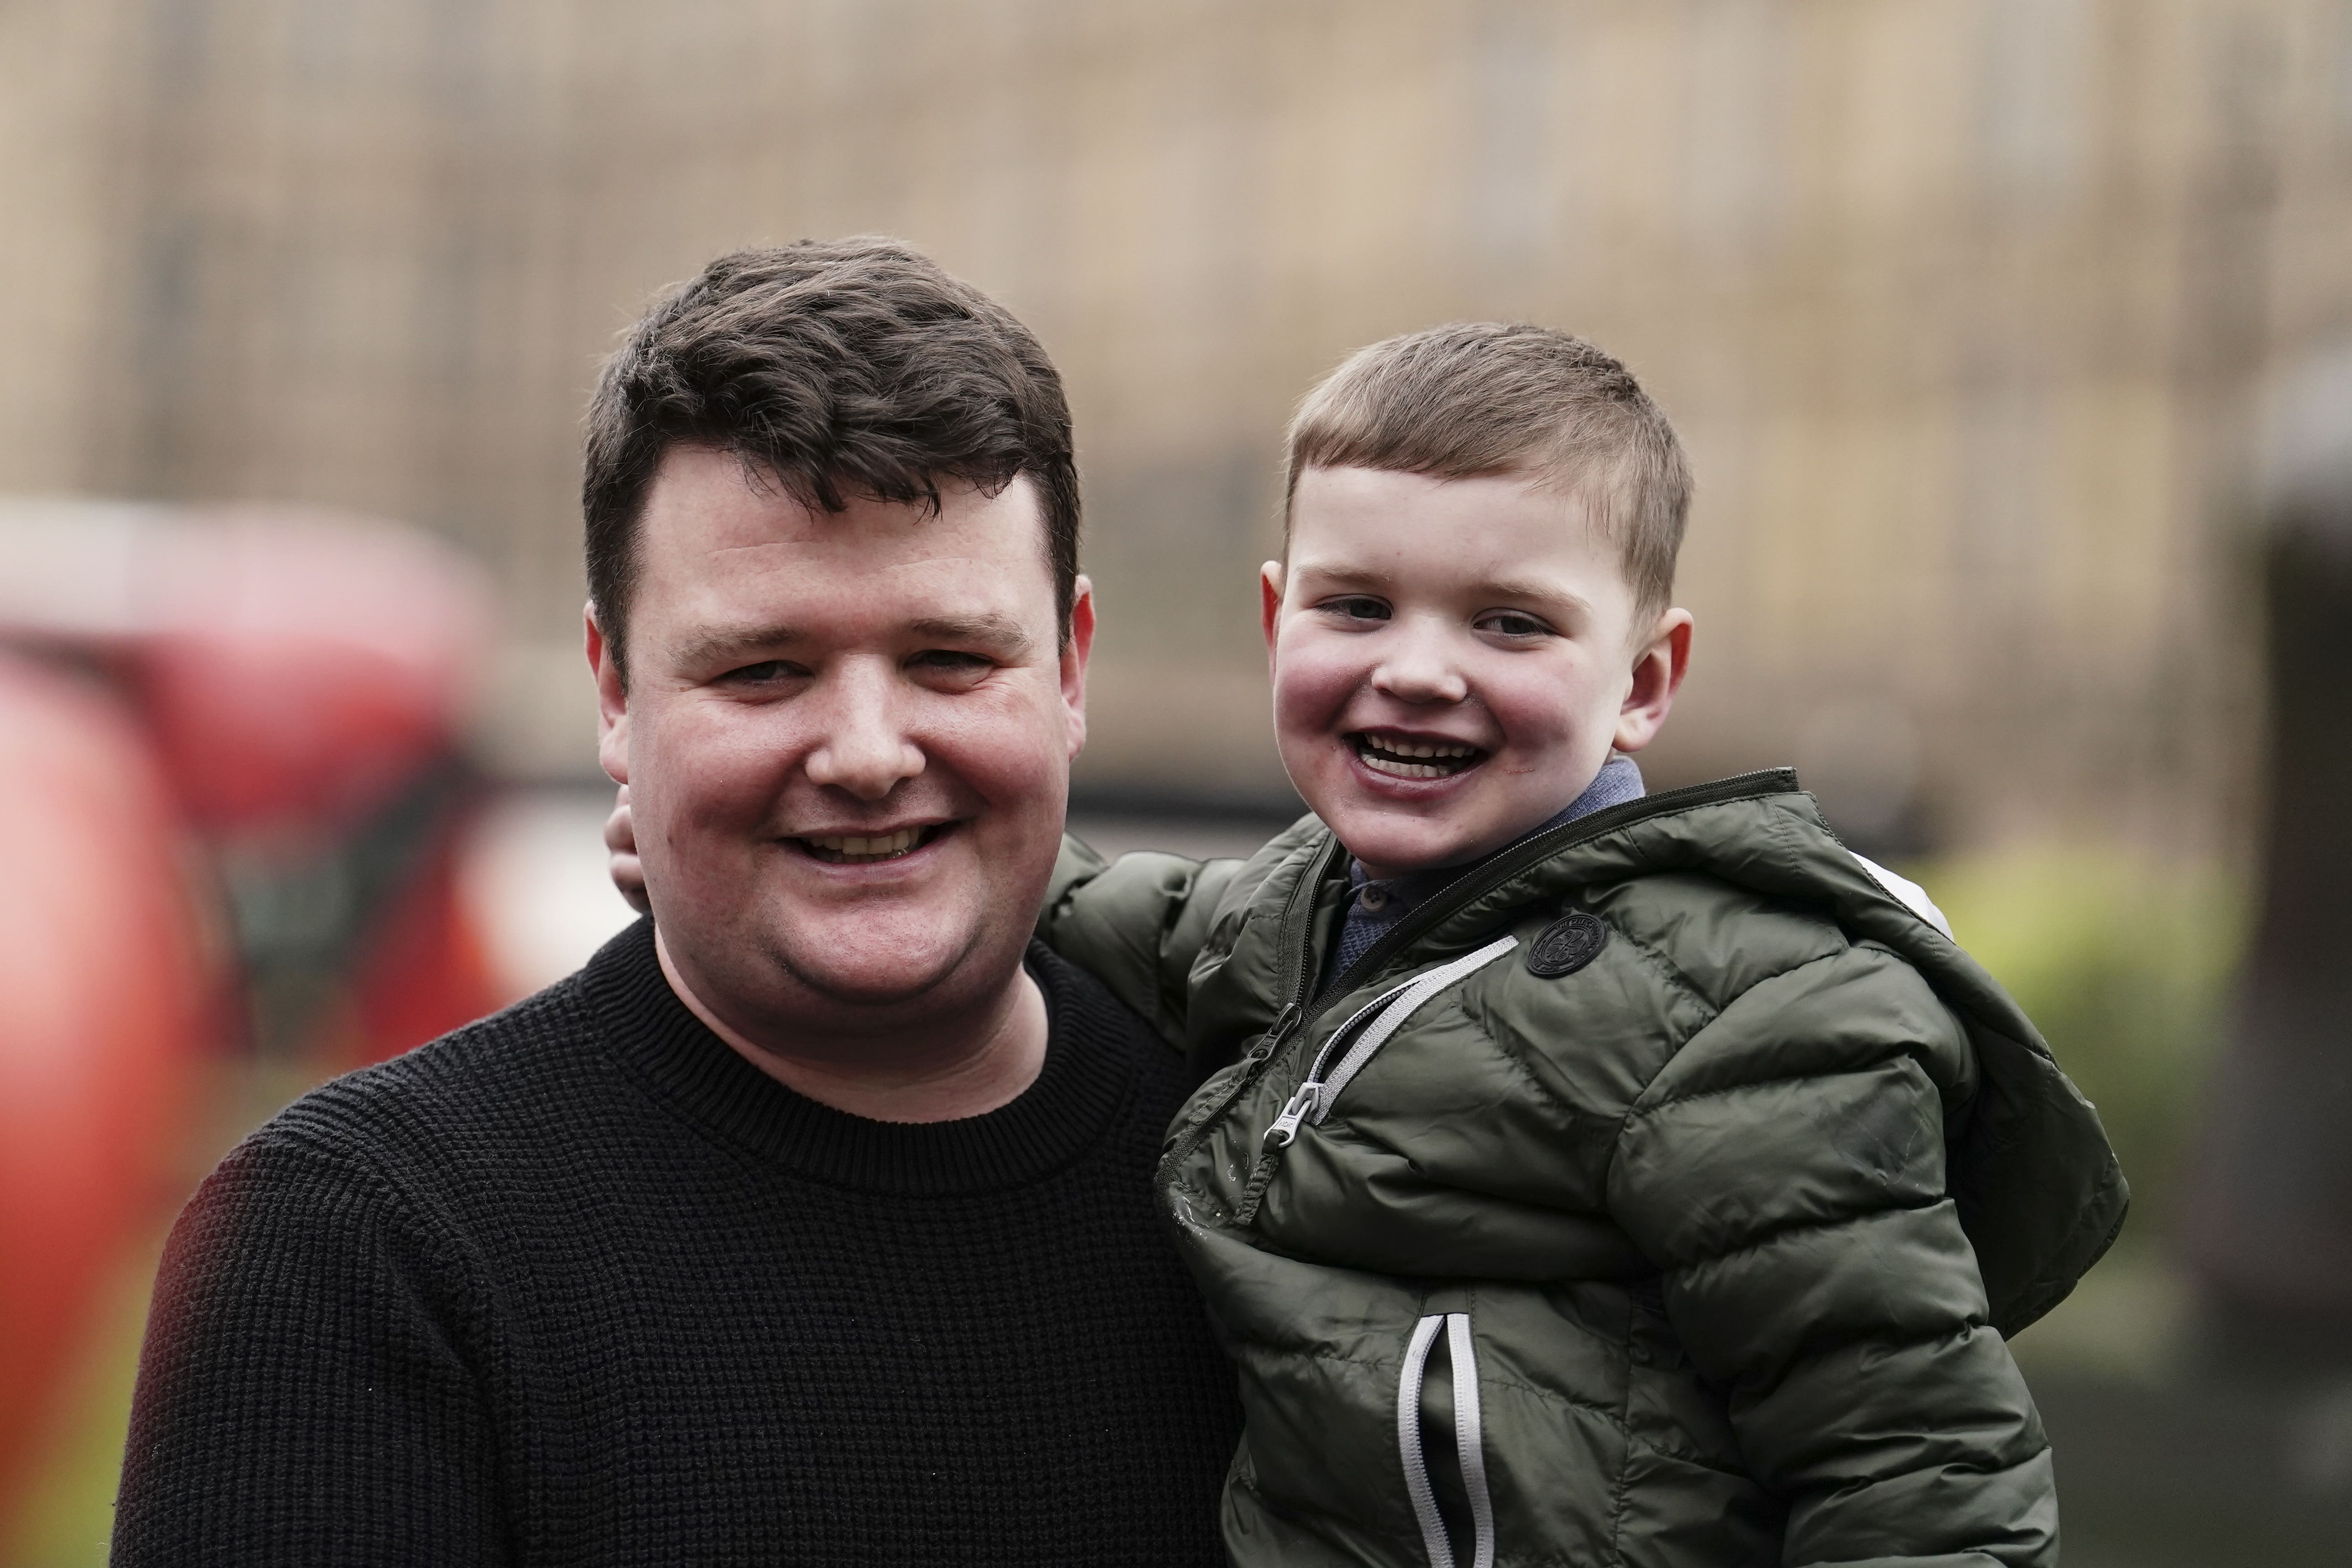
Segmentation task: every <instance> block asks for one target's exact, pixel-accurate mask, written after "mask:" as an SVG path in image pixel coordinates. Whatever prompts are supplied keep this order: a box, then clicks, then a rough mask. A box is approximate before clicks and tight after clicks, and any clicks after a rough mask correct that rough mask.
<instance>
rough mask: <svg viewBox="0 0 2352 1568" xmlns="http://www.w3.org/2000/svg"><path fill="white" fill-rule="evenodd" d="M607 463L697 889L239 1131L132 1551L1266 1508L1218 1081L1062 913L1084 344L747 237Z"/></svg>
mask: <svg viewBox="0 0 2352 1568" xmlns="http://www.w3.org/2000/svg"><path fill="white" fill-rule="evenodd" d="M583 501H584V510H585V514H586V522H587V536H588V564H589V579H590V591H591V601H590V606H589V611H588V622H587V642H588V653H589V658H590V661H591V663H592V664H593V666H594V670H595V676H596V683H597V690H598V693H599V696H600V700H601V704H602V710H603V734H602V756H603V758H604V766H605V768H606V769H607V770H608V771H609V772H610V773H611V774H612V775H613V777H614V779H617V780H620V781H621V782H623V783H625V784H626V785H627V786H628V787H629V789H630V790H631V795H632V800H633V803H634V807H635V827H636V836H637V840H638V842H639V844H640V846H641V849H642V853H643V858H644V866H645V876H646V891H647V895H648V897H649V899H650V902H651V906H652V911H653V917H652V919H651V920H649V921H645V922H640V923H639V925H637V926H635V928H634V929H632V930H630V931H629V932H627V933H625V934H624V935H623V936H620V937H618V938H616V939H614V942H613V943H611V944H610V945H609V946H606V947H605V949H604V951H603V952H602V953H600V954H598V955H597V956H596V957H595V958H594V959H593V960H592V961H591V962H590V963H589V965H588V966H587V967H586V968H584V969H583V970H582V971H581V972H580V973H579V974H577V975H575V976H573V977H571V978H570V979H568V980H566V981H564V982H562V983H561V984H559V985H557V986H555V987H553V988H551V989H550V990H548V991H546V992H543V993H541V995H540V996H538V997H535V998H531V999H530V1000H529V1001H526V1002H523V1003H521V1004H520V1005H519V1006H517V1007H515V1008H513V1009H509V1010H508V1011H506V1012H504V1013H501V1014H499V1015H498V1016H497V1017H495V1018H492V1019H486V1020H484V1021H483V1022H481V1023H479V1024H477V1025H474V1026H472V1027H471V1028H469V1029H467V1030H460V1031H459V1032H457V1034H455V1035H451V1036H449V1037H447V1038H446V1039H444V1040H439V1041H436V1043H434V1044H432V1045H430V1046H426V1047H425V1048H423V1049H422V1050H419V1051H415V1052H413V1053H411V1054H410V1055H408V1056H406V1057H404V1058H402V1059H399V1060H397V1061H393V1062H390V1063H388V1064H386V1065H384V1066H383V1067H380V1068H376V1069H373V1070H370V1071H365V1072H362V1073H358V1074H355V1075H353V1076H352V1077H350V1078H346V1079H343V1080H341V1081H339V1082H335V1083H332V1084H330V1085H328V1086H327V1087H325V1088H324V1089H321V1090H320V1091H318V1092H315V1093H313V1094H310V1095H309V1096H306V1097H305V1098H304V1099H302V1100H301V1101H299V1102H298V1103H296V1104H294V1105H293V1106H292V1107H290V1108H289V1110H287V1111H286V1112H285V1113H283V1114H281V1115H280V1116H278V1118H277V1119H276V1120H275V1121H273V1122H272V1123H270V1124H269V1125H268V1126H267V1127H265V1128H263V1129H262V1130H261V1131H260V1132H259V1133H257V1134H255V1135H254V1136H253V1137H252V1138H250V1139H248V1140H247V1142H246V1143H245V1145H242V1146H241V1147H240V1148H239V1149H238V1150H236V1152H235V1153H234V1154H232V1155H230V1156H229V1158H228V1159H227V1160H226V1161H225V1162H224V1163H223V1165H222V1166H221V1167H220V1169H219V1170H218V1171H216V1172H215V1174H214V1175H213V1176H212V1177H211V1178H210V1179H209V1180H208V1181H207V1182H206V1183H205V1186H204V1187H203V1189H202V1190H201V1191H200V1192H199V1193H198V1194H197V1196H196V1197H195V1198H194V1201H193V1202H192V1203H191V1204H190V1205H189V1207H188V1210H187V1213H186V1214H185V1215H184V1217H183V1218H182V1219H181V1222H180V1224H179V1226H178V1228H176V1230H175V1231H174V1233H173V1240H172V1244H171V1248H170V1250H169V1252H168V1254H167V1256H166V1259H165V1261H164V1267H163V1275H162V1278H161V1280H160V1281H159V1282H158V1285H157V1290H156V1301H155V1308H154V1312H153V1315H152V1321H151V1322H150V1325H149V1330H148V1343H147V1348H146V1353H145V1356H144V1359H143V1362H142V1368H141V1373H140V1384H139V1392H138V1397H137V1403H136V1406H135V1408H134V1410H133V1414H132V1422H131V1443H130V1448H129V1452H128V1455H127V1457H126V1461H125V1467H124V1475H123V1482H122V1493H121V1505H120V1515H119V1521H118V1526H117V1531H116V1537H115V1547H114V1550H115V1560H116V1561H117V1562H118V1563H174V1564H184V1563H238V1564H249V1563H274V1562H296V1561H300V1562H322V1563H404V1564H413V1563H440V1562H446V1563H607V1562H611V1563H618V1562H645V1563H654V1562H660V1563H703V1562H720V1561H726V1562H760V1563H771V1562H778V1563H839V1562H851V1561H856V1562H877V1563H990V1562H1005V1563H1013V1562H1019V1563H1211V1562H1216V1561H1220V1560H1221V1558H1220V1554H1219V1552H1218V1550H1217V1547H1216V1542H1215V1526H1214V1513H1215V1498H1216V1493H1217V1489H1218V1483H1219V1480H1220V1479H1221V1475H1222V1471H1223V1466H1224V1463H1225V1460H1226V1457H1227V1456H1228V1455H1229V1454H1230V1452H1231V1451H1232V1447H1233V1442H1234V1435H1235V1432H1236V1429H1237V1426H1238V1417H1237V1416H1236V1413H1235V1410H1234V1403H1233V1396H1232V1394H1231V1392H1230V1388H1229V1382H1230V1380H1229V1376H1228V1374H1227V1372H1226V1370H1225V1368H1224V1366H1223V1363H1222V1360H1221V1358H1220V1357H1219V1355H1218V1354H1217V1353H1216V1351H1215V1349H1214V1347H1213V1344H1212V1343H1211V1341H1210V1339H1209V1338H1208V1334H1207V1331H1206V1328H1205V1325H1204V1322H1203V1321H1202V1314H1201V1312H1200V1311H1199V1308H1198V1306H1197V1304H1196V1303H1195V1301H1194V1299H1193V1297H1192V1290H1191V1287H1190V1285H1189V1283H1188V1282H1187V1281H1186V1279H1185V1277H1184V1275H1183V1272H1182V1270H1181V1264H1179V1263H1178V1261H1177V1260H1176V1258H1175V1256H1174V1253H1173V1251H1172V1249H1171V1247H1170V1246H1169V1244H1168V1242H1167V1240H1166V1239H1165V1238H1164V1236H1163V1235H1162V1233H1161V1229H1160V1221H1159V1220H1158V1219H1157V1218H1156V1217H1155V1215H1154V1214H1153V1212H1152V1209H1151V1201H1150V1194H1149V1182H1148V1178H1149V1175H1150V1165H1151V1161H1152V1159H1153V1157H1154V1155H1155V1154H1156V1153H1157V1150H1158V1146H1159V1140H1160V1132H1161V1129H1162V1127H1163V1125H1164V1124H1165V1123H1166V1121H1167V1119H1168V1117H1169V1115H1170V1113H1171V1111H1172V1110H1173V1109H1174V1108H1175V1106H1176V1105H1177V1104H1178V1103H1179V1102H1180V1101H1181V1098H1182V1096H1183V1093H1184V1092H1185V1090H1186V1088H1187V1084H1186V1082H1184V1081H1183V1079H1182V1077H1181V1071H1180V1068H1179V1065H1178V1061H1177V1059H1176V1056H1175V1054H1174V1053H1173V1052H1172V1051H1169V1050H1168V1049H1166V1048H1165V1047H1164V1046H1162V1045H1161V1044H1160V1043H1159V1042H1158V1041H1157V1040H1156V1039H1155V1038H1153V1037H1152V1036H1151V1035H1150V1032H1149V1030H1147V1029H1146V1028H1145V1027H1144V1026H1143V1025H1142V1024H1141V1023H1140V1021H1139V1020H1138V1019H1136V1018H1135V1017H1134V1015H1132V1014H1131V1013H1128V1012H1126V1011H1125V1010H1123V1009H1121V1008H1120V1007H1119V1006H1118V1004H1117V1003H1116V1002H1114V1001H1113V1000H1112V999H1111V998H1110V996H1109V995H1108V992H1106V991H1105V990H1104V989H1103V988H1101V987H1100V986H1099V985H1098V984H1097V982H1095V981H1094V980H1092V979H1091V978H1089V977H1087V976H1085V975H1083V974H1081V973H1080V972H1078V971H1077V970H1076V969H1073V968H1071V967H1068V966H1067V965H1066V964H1063V963H1061V962H1060V961H1058V960H1056V959H1055V958H1053V957H1052V956H1050V955H1047V954H1045V952H1044V951H1043V949H1040V948H1033V947H1031V946H1029V932H1030V927H1031V925H1032V923H1033V921H1034V917H1035V915H1036V912H1037V910H1038V908H1039V907H1040V904H1041V903H1042V901H1043V899H1044V897H1045V890H1046V885H1047V882H1048V879H1049V877H1050V876H1051V874H1052V872H1053V867H1054V862H1055V854H1056V851H1057V849H1058V847H1059V842H1060V832H1061V826H1062V817H1063V808H1064V803H1065V799H1066V789H1067V769H1068V764H1069V760H1070V758H1071V757H1073V756H1074V755H1075V754H1076V751H1077V750H1078V748H1079V747H1080V745H1081V744H1082V743H1083V740H1084V738H1085V716H1084V715H1085V700H1084V699H1085V681H1086V664H1087V650H1088V647H1089V644H1090V643H1091V640H1092V637H1093V632H1094V609H1093V603H1092V600H1091V597H1090V595H1089V592H1088V590H1087V582H1086V580H1085V579H1084V578H1083V577H1080V576H1078V575H1077V572H1076V538H1077V523H1078V501H1077V486H1076V472H1075V469H1074V466H1073V464H1072V457H1071V446H1070V435H1069V419H1068V413H1067V410H1066V404H1065V402H1064V400H1063V396H1062V392H1061V387H1060V383H1059V380H1058V378H1057V377H1056V375H1055V371H1054V369H1053V366H1052V364H1051V363H1050V361H1047V359H1046V358H1045V353H1044V350H1042V349H1041V348H1040V347H1039V346H1038V344H1037V343H1036V341H1035V340H1034V338H1033V337H1031V336H1030V334H1029V333H1028V332H1027V331H1026V330H1025V329H1023V328H1022V327H1021V326H1020V324H1019V323H1018V322H1016V321H1015V320H1013V318H1012V317H1011V316H1009V315H1008V314H1007V313H1005V312H1004V311H1003V309H1002V308H999V307H997V306H996V305H995V304H993V303H992V301H990V300H988V299H987V298H984V297H983V296H982V295H980V294H979V293H978V292H977V291H975V290H973V289H971V287H968V286H965V285H963V284H961V283H959V282H957V281H956V280H954V279H952V278H950V277H947V276H946V275H945V274H943V273H941V272H940V270H939V269H938V268H937V267H933V266H932V265H931V264H930V263H929V262H928V261H926V260H924V259H923V258H922V257H920V256H917V255H915V254H913V253H912V252H910V251H908V250H907V249H905V248H904V247H902V246H898V245H895V244H893V243H890V242H887V241H877V240H858V241H847V242H843V243H840V244H835V245H814V244H803V245H799V246H790V247H787V248H785V249H782V250H773V251H762V252H747V253H743V254H740V255H737V256H728V257H725V258H722V259H721V260H719V261H718V262H716V263H714V264H712V266H711V267H709V269H707V270H706V271H705V272H704V273H703V275H702V276H701V277H698V278H697V279H696V280H695V281H694V282H693V283H692V284H690V285H688V287H686V288H685V289H684V290H682V291H681V292H679V293H678V294H677V295H676V296H675V297H673V298H670V299H668V300H667V301H666V302H664V303H663V304H661V305H659V306H658V307H656V308H655V309H654V310H653V311H652V312H651V313H650V314H649V315H648V316H647V317H646V319H645V320H644V321H642V322H641V323H640V324H639V325H638V327H637V329H635V332H634V334H633V335H632V336H631V338H630V340H628V342H627V343H626V344H625V346H624V347H623V348H622V350H620V351H619V352H618V353H617V354H616V355H615V356H614V360H613V361H612V362H611V364H610V365H609V366H608V367H607V369H606V371H605V374H604V380H603V382H602V384H601V385H600V387H599V389H598V392H597V394H596V398H595V402H594V404H593V409H592V411H591V413H590V417H589V434H588V452H587V465H586V477H585V482H584V485H583Z"/></svg>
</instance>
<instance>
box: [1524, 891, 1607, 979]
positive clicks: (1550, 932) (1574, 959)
mask: <svg viewBox="0 0 2352 1568" xmlns="http://www.w3.org/2000/svg"><path fill="white" fill-rule="evenodd" d="M1608 945H1609V927H1608V925H1606V924H1604V923H1603V922H1602V921H1601V917H1600V916H1599V915H1588V914H1586V913H1585V912H1584V911H1583V910H1581V909H1571V910H1570V911H1569V912H1568V913H1567V914H1566V915H1561V916H1560V917H1559V919H1557V920H1555V921H1553V922H1552V923H1551V924H1550V925H1547V926H1545V927H1544V928H1543V935H1542V936H1538V937H1537V938H1536V942H1535V946H1532V947H1530V948H1528V974H1530V975H1540V976H1542V977H1544V978H1545V979H1547V980H1556V979H1558V978H1559V977H1560V976H1562V975H1573V974H1574V973H1576V972H1577V971H1578V970H1579V969H1581V968H1582V967H1584V966H1586V965H1587V964H1590V963H1591V962H1592V960H1593V959H1594V958H1595V957H1596V956H1599V954H1600V952H1601V948H1603V947H1605V946H1608Z"/></svg>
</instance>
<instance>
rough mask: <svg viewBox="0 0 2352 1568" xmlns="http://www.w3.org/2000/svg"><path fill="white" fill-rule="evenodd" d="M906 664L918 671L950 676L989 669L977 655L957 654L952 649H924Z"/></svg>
mask: <svg viewBox="0 0 2352 1568" xmlns="http://www.w3.org/2000/svg"><path fill="white" fill-rule="evenodd" d="M908 664H912V665H913V666H914V667H915V668H917V669H919V670H944V671H947V672H949V673H950V674H969V673H971V672H972V671H977V670H985V669H987V668H988V667H989V661H988V660H986V659H983V658H982V657H981V656H980V655H979V654H978V653H958V652H957V651H956V650H954V649H952V648H926V649H925V650H924V651H923V652H921V653H918V654H916V655H915V656H914V657H913V658H912V659H909V660H908Z"/></svg>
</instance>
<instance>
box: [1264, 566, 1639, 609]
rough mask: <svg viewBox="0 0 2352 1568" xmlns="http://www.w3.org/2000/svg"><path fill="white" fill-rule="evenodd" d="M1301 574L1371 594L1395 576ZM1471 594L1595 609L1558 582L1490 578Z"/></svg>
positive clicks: (1355, 570) (1339, 571) (1356, 571)
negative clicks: (1370, 592)
mask: <svg viewBox="0 0 2352 1568" xmlns="http://www.w3.org/2000/svg"><path fill="white" fill-rule="evenodd" d="M1299 575H1300V576H1301V577H1305V578H1307V579H1309V580H1312V581H1313V582H1315V583H1316V584H1317V585H1318V586H1319V587H1329V588H1341V589H1346V588H1357V589H1363V590H1366V591H1381V590H1383V589H1385V588H1387V587H1388V586H1389V584H1390V582H1391V575H1390V574H1389V573H1387V572H1380V571H1366V570H1363V569H1362V568H1360V567H1320V566H1314V565H1311V564H1310V565H1307V566H1303V567H1301V568H1300V569H1299ZM1468 593H1469V595H1470V596H1471V597H1473V598H1475V599H1477V600H1479V601H1482V602H1496V601H1499V602H1518V603H1530V602H1532V603H1537V604H1557V605H1561V606H1564V607H1565V608H1567V609H1569V610H1570V611H1573V612H1576V613H1577V614H1580V615H1589V614H1591V612H1592V606H1591V604H1590V603H1588V602H1587V601H1585V599H1584V598H1583V596H1582V595H1580V594H1577V593H1571V592H1570V591H1568V590H1567V589H1565V588H1561V587H1560V586H1559V585H1558V584H1557V583H1549V582H1545V581H1543V580H1541V579H1539V578H1532V577H1490V578H1487V579H1486V580H1484V581H1482V582H1474V583H1472V584H1471V585H1470V587H1469V590H1468Z"/></svg>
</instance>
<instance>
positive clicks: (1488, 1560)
mask: <svg viewBox="0 0 2352 1568" xmlns="http://www.w3.org/2000/svg"><path fill="white" fill-rule="evenodd" d="M1445 1335H1446V1355H1447V1357H1448V1358H1449V1361H1450V1367H1451V1371H1452V1374H1453V1380H1454V1458H1455V1460H1456V1461H1457V1462H1459V1464H1460V1465H1461V1467H1462V1490H1463V1492H1464V1493H1465V1495H1467V1496H1468V1498H1469V1499H1470V1540H1471V1548H1470V1568H1495V1500H1494V1498H1493V1497H1491V1496H1490V1495H1488V1493H1487V1490H1486V1427H1485V1423H1484V1422H1483V1421H1482V1420H1481V1419H1480V1412H1479V1405H1478V1350H1477V1347H1476V1346H1475V1344H1474V1343H1471V1336H1470V1314H1469V1313H1467V1312H1448V1313H1447V1314H1446V1317H1445Z"/></svg>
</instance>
